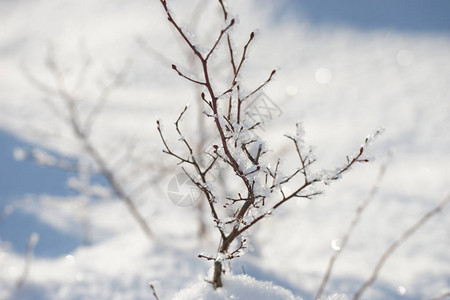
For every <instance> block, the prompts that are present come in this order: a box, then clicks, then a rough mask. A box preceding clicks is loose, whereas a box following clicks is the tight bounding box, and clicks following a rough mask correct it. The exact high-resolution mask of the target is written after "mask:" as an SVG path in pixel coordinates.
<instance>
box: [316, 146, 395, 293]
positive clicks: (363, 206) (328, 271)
mask: <svg viewBox="0 0 450 300" xmlns="http://www.w3.org/2000/svg"><path fill="white" fill-rule="evenodd" d="M390 161H391V155H390V153H389V155H388V158H387V160H386V161H385V163H384V164H383V165H381V167H380V170H379V173H378V177H377V179H376V180H375V182H374V184H373V185H372V189H371V190H370V192H369V195H368V196H367V198H366V199H365V200H364V201H362V203H361V204H360V205H359V206H358V208H357V209H356V211H355V214H354V216H353V219H352V221H351V223H350V225H349V227H348V229H347V231H346V232H345V234H344V236H343V237H342V239H341V245H340V249H339V250H336V251H335V252H334V253H333V255H332V256H331V257H330V260H329V262H328V267H327V269H326V271H325V274H324V276H323V278H322V281H321V283H320V286H319V289H318V291H317V293H316V297H315V298H314V299H320V297H322V294H323V292H324V291H325V287H326V285H327V283H328V280H329V278H330V275H331V272H332V270H333V266H334V263H335V262H336V260H337V258H338V257H339V255H340V254H341V253H342V252H343V250H344V248H345V247H346V246H347V242H348V240H349V239H350V237H351V235H352V233H353V230H354V229H355V228H356V226H357V225H358V223H359V220H360V219H361V216H362V213H363V212H364V211H365V209H366V208H367V207H368V206H369V204H370V203H371V202H372V200H373V199H374V197H375V195H376V193H377V192H378V189H379V187H380V184H381V181H382V179H383V177H384V174H385V172H386V168H387V166H388V164H389V163H390Z"/></svg>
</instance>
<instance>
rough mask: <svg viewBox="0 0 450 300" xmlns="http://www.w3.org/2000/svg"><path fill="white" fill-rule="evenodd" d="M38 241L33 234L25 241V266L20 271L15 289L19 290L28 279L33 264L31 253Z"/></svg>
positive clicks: (37, 237)
mask: <svg viewBox="0 0 450 300" xmlns="http://www.w3.org/2000/svg"><path fill="white" fill-rule="evenodd" d="M38 240H39V235H38V234H37V233H35V232H33V233H32V234H30V236H29V237H28V241H27V250H26V256H25V264H24V267H23V271H22V276H20V278H19V280H18V281H17V283H16V287H17V289H20V288H21V287H22V286H23V285H24V284H25V282H26V281H27V279H28V273H29V272H30V267H31V263H32V262H33V251H34V247H35V246H36V244H37V242H38Z"/></svg>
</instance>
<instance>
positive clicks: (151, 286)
mask: <svg viewBox="0 0 450 300" xmlns="http://www.w3.org/2000/svg"><path fill="white" fill-rule="evenodd" d="M150 288H151V289H152V292H153V297H155V299H156V300H159V297H158V294H156V289H155V286H154V285H153V284H151V283H150Z"/></svg>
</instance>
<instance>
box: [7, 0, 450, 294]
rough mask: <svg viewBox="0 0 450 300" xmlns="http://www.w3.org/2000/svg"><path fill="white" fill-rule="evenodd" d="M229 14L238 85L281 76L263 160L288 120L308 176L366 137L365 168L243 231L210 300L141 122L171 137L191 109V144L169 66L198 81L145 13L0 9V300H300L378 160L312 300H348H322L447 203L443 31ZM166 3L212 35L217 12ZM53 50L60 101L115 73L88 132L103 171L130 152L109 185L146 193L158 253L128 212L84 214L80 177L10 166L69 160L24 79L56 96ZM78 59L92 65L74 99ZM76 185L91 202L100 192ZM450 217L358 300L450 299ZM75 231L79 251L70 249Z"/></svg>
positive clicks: (432, 226)
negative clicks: (309, 151)
mask: <svg viewBox="0 0 450 300" xmlns="http://www.w3.org/2000/svg"><path fill="white" fill-rule="evenodd" d="M171 2H172V1H171ZM237 2H238V1H229V6H230V10H231V11H232V13H233V14H235V15H238V16H239V17H238V19H239V24H238V26H237V27H236V28H235V29H234V31H233V33H234V34H235V36H236V37H235V39H234V43H235V44H236V45H237V46H241V45H243V44H244V43H245V41H246V39H247V38H248V34H249V33H250V32H251V31H252V30H254V29H255V28H258V30H259V35H258V38H257V41H256V42H255V44H254V45H253V47H252V49H251V51H250V56H249V61H248V63H247V64H246V65H245V69H244V71H245V73H244V75H243V77H244V78H247V80H246V82H245V85H246V86H248V87H249V88H251V87H254V86H256V85H257V84H258V83H260V82H261V81H263V80H265V79H266V77H267V75H268V74H269V73H270V71H271V70H272V69H273V68H275V67H280V70H279V72H278V74H277V76H276V80H275V81H274V82H272V83H271V84H270V85H269V86H267V87H266V88H265V89H264V93H265V94H266V95H267V96H268V97H269V98H270V99H271V101H273V102H274V103H276V105H277V106H278V107H279V109H280V110H281V112H282V113H281V115H280V116H277V117H276V118H273V119H272V120H271V121H270V122H269V123H268V124H267V125H266V126H265V130H266V131H265V132H264V136H266V137H267V140H268V144H269V145H270V146H271V148H272V149H273V150H274V151H273V155H279V156H283V157H284V158H285V162H287V163H288V164H291V162H292V163H294V162H295V164H296V163H297V161H296V160H295V159H296V157H295V152H294V151H293V148H292V145H291V144H290V143H289V141H288V140H287V139H286V138H284V137H283V134H285V133H289V132H292V131H294V129H295V122H296V121H298V120H301V121H303V124H304V127H305V130H306V139H307V142H308V143H309V144H311V145H314V146H315V151H316V155H317V157H318V161H319V162H318V163H319V166H321V167H329V166H330V165H331V166H336V165H341V164H342V163H343V161H345V156H346V155H347V154H350V153H352V152H354V151H355V150H356V149H358V147H359V145H360V144H361V143H362V141H363V140H364V138H365V137H366V136H367V134H369V133H371V132H373V131H374V130H376V129H377V128H379V127H384V128H385V129H386V132H385V133H384V134H383V135H382V136H381V137H380V138H379V139H377V140H376V141H374V143H373V144H372V148H371V154H372V156H373V157H374V158H375V159H374V162H373V163H370V164H365V165H358V166H356V167H355V168H354V169H353V170H352V171H351V172H350V173H348V174H346V176H345V177H344V178H343V179H342V180H340V181H339V182H336V183H333V184H332V185H331V186H329V187H328V188H327V190H326V193H325V194H324V195H322V196H320V197H317V198H315V199H314V200H312V201H302V200H299V201H295V200H294V201H292V202H291V203H287V204H286V205H285V206H284V207H281V209H280V210H279V211H278V212H276V214H275V215H274V216H273V217H271V218H270V219H267V220H265V221H263V222H261V223H260V224H259V225H258V226H256V228H255V229H253V231H252V234H251V236H249V241H250V244H251V245H252V246H253V248H254V250H253V251H251V252H250V253H248V254H247V255H246V256H244V257H242V258H240V259H237V260H235V261H234V262H233V264H232V270H233V274H234V276H231V275H228V276H227V277H225V279H224V283H225V288H224V289H223V290H222V291H220V292H218V293H213V292H212V288H211V286H210V285H208V284H206V283H205V282H204V281H203V280H204V279H205V278H206V277H207V276H208V272H210V267H211V264H210V263H209V262H208V261H204V260H202V259H199V258H197V255H198V254H199V253H201V252H205V253H213V251H214V250H215V248H216V247H217V236H216V233H217V232H216V231H214V229H213V228H212V226H211V229H210V231H209V232H208V234H207V236H206V237H205V238H204V239H199V238H197V232H198V215H197V214H198V211H197V210H196V209H195V208H193V207H188V208H183V207H179V206H175V205H174V204H173V203H172V202H171V201H170V199H169V197H168V194H167V186H168V183H169V182H170V180H171V179H172V178H173V176H174V175H176V174H177V173H179V172H180V170H179V169H175V168H174V167H172V166H174V163H176V162H175V161H174V160H171V159H170V158H169V157H167V156H164V155H163V153H161V149H162V147H163V145H162V144H161V142H160V139H159V137H158V133H157V130H156V125H155V120H157V119H159V120H161V122H162V123H163V128H164V130H165V132H167V135H168V136H170V135H171V134H172V133H173V128H172V127H171V126H172V124H173V122H174V121H175V120H176V118H177V117H178V115H179V113H180V111H181V110H182V109H183V108H184V106H185V105H186V104H188V103H190V104H191V107H190V110H189V111H188V115H187V116H185V117H184V120H183V122H184V123H183V127H184V128H185V131H186V135H189V134H190V136H196V135H197V134H198V132H197V128H198V127H197V114H196V104H197V103H198V102H197V98H196V95H197V94H198V93H197V92H198V91H196V90H195V89H194V88H192V86H191V84H189V83H188V82H185V81H183V80H182V79H181V78H179V76H177V75H176V74H175V72H173V70H171V68H170V64H171V63H176V64H177V65H178V66H183V68H185V69H188V70H190V71H191V72H193V73H195V72H196V69H195V68H194V67H193V66H192V65H191V62H190V60H189V59H187V58H186V56H185V51H184V50H185V48H183V45H182V43H180V42H178V41H177V39H176V35H175V34H174V32H173V31H172V30H171V29H170V26H169V24H168V22H167V20H166V19H165V18H164V14H163V11H162V9H161V7H160V3H159V1H144V0H137V1H119V0H117V1H106V0H96V1H69V0H40V1H2V3H1V4H0V7H1V10H0V26H1V28H2V30H1V31H0V70H1V71H0V130H1V131H0V147H1V148H0V154H1V155H0V156H1V157H0V162H1V164H2V165H1V166H0V179H1V180H2V182H0V188H1V190H0V298H1V299H152V298H153V291H152V289H151V288H150V286H149V284H152V285H153V286H154V288H155V290H156V292H157V294H158V296H159V298H160V299H161V300H162V299H172V298H174V299H296V298H297V297H298V298H302V299H312V298H313V297H314V293H315V291H316V290H317V288H318V286H319V283H320V280H321V278H322V276H323V274H324V272H325V269H326V265H327V263H328V259H329V257H330V256H331V255H332V254H333V251H335V250H334V249H333V247H334V248H336V247H337V244H338V243H337V242H336V241H337V239H339V238H340V237H342V235H343V234H344V232H345V230H346V228H347V226H348V224H349V223H350V221H351V219H352V217H353V214H354V212H355V210H356V207H357V206H358V205H359V203H360V202H361V201H363V200H364V199H365V198H366V197H367V195H368V194H369V191H370V189H371V188H372V186H373V183H374V181H375V180H376V178H377V174H378V172H379V168H380V166H381V165H382V164H383V162H384V161H385V160H386V158H387V156H388V155H387V153H388V152H392V159H391V161H390V162H389V163H388V168H387V171H386V175H385V177H384V178H383V181H382V183H381V185H380V188H379V192H378V194H377V195H376V196H375V198H374V199H373V203H372V204H371V205H370V206H369V207H368V209H367V210H366V211H365V212H364V214H363V216H362V220H361V223H360V224H359V226H358V227H357V229H356V230H355V232H354V234H353V235H352V237H351V239H350V241H349V243H348V246H347V248H346V249H345V251H343V252H342V255H341V257H340V258H339V260H338V261H337V263H336V266H335V269H334V271H333V273H332V277H331V280H330V283H329V285H328V288H327V290H326V292H325V295H327V296H329V295H332V294H334V296H332V297H330V299H341V298H342V299H345V296H344V295H337V294H336V293H342V294H347V295H348V296H351V295H352V294H353V293H354V292H355V290H356V289H357V288H358V287H359V286H360V285H361V284H362V282H363V281H364V280H365V279H367V278H368V277H369V275H370V273H371V271H372V269H373V267H374V266H375V264H376V262H377V260H378V259H379V257H380V255H381V254H382V253H383V252H384V251H385V249H386V248H387V247H388V246H389V245H390V244H391V243H392V242H393V241H394V240H395V239H397V238H398V237H399V236H400V235H401V234H402V233H403V232H404V231H405V230H406V229H408V228H409V227H410V226H412V225H413V224H414V223H415V222H416V221H417V220H418V219H419V218H420V217H421V216H422V215H423V214H424V213H425V212H427V211H428V210H430V209H432V208H433V207H435V206H436V205H437V204H438V203H439V202H440V201H441V200H442V199H443V198H444V197H445V196H446V195H447V194H448V193H449V192H450V189H449V187H448V186H449V178H450V174H449V172H450V152H449V150H448V149H450V134H449V132H450V89H449V78H450V38H449V36H448V33H445V32H444V33H436V32H435V33H427V32H408V31H395V30H389V29H385V28H383V29H379V30H377V29H376V28H375V29H371V30H365V31H359V30H357V29H352V28H351V27H332V26H325V25H321V26H320V27H315V26H314V25H313V24H310V23H307V22H304V20H299V19H296V18H295V17H294V16H293V14H286V15H283V14H281V13H280V11H281V10H280V7H281V5H279V4H277V3H275V1H273V2H269V1H264V2H263V3H264V5H261V4H257V3H258V1H245V2H243V3H241V2H239V3H237ZM172 3H173V10H174V14H175V15H176V16H177V17H179V18H180V19H181V20H183V21H182V22H184V23H185V24H186V26H187V27H189V26H190V28H193V27H195V26H196V25H195V23H196V22H193V20H195V19H196V18H198V19H199V20H200V21H199V23H198V24H199V25H198V29H197V30H196V31H197V32H202V33H203V34H200V36H198V37H196V38H198V39H199V41H203V40H206V39H207V38H208V37H210V36H211V34H213V33H214V26H205V25H202V24H205V23H208V22H209V21H211V22H212V23H214V20H215V16H216V14H217V11H216V9H215V7H216V6H215V2H214V1H211V3H210V4H209V5H208V6H207V8H206V9H205V10H206V12H204V13H201V14H200V15H199V13H198V12H196V7H195V5H194V6H192V7H191V6H190V5H186V2H183V1H181V0H176V1H173V2H172ZM260 3H261V2H260ZM286 7H289V6H286ZM275 12H276V13H275ZM216 22H217V21H216ZM192 31H194V30H193V29H192ZM143 44H144V46H142V45H143ZM49 45H51V46H49ZM49 48H51V49H52V51H53V52H52V53H53V54H54V57H55V59H56V61H57V62H58V63H59V64H60V65H61V66H63V71H64V74H65V76H67V78H68V82H67V85H68V87H69V88H70V89H72V88H73V90H74V91H75V92H74V93H75V94H76V95H77V97H80V98H82V99H86V104H85V105H86V107H89V105H90V104H91V103H92V102H90V100H89V99H95V98H96V97H98V87H99V86H101V85H102V84H104V83H105V82H107V81H108V80H109V78H110V75H111V73H112V72H116V71H118V70H119V69H120V68H121V67H122V66H124V65H125V66H126V67H127V71H126V75H125V84H123V85H122V86H120V87H119V88H117V90H115V91H113V93H112V94H111V95H110V97H109V100H108V102H107V103H106V105H105V107H104V109H103V111H102V113H101V115H100V116H99V118H98V121H97V123H95V127H94V128H95V129H94V131H93V134H94V137H95V143H96V144H97V145H98V146H99V147H100V148H101V149H104V151H105V152H104V154H105V155H110V157H111V160H114V159H116V158H117V156H118V155H119V154H120V153H122V152H126V151H127V149H128V147H131V148H132V149H133V160H132V162H131V165H132V166H129V165H127V168H128V169H126V170H121V171H122V172H123V174H122V175H121V176H122V177H123V181H124V182H125V183H127V185H128V186H129V187H130V189H131V188H132V187H133V186H134V185H135V184H136V182H138V181H140V180H152V182H153V183H152V186H151V187H150V189H148V190H147V191H146V193H145V194H143V195H142V196H141V197H140V198H139V199H140V201H139V207H140V211H141V212H142V214H143V215H144V216H145V217H146V219H147V220H148V222H149V224H150V226H151V228H153V230H154V231H155V233H156V235H157V239H153V240H151V241H148V240H147V239H146V238H145V236H144V235H143V234H142V232H141V231H140V230H139V228H138V226H137V225H136V223H135V221H134V220H133V219H132V217H131V216H130V214H129V212H128V211H127V209H126V207H125V205H124V204H123V203H122V202H120V201H119V200H114V199H112V198H114V197H112V196H111V195H108V194H107V193H106V194H105V193H101V194H102V195H100V196H96V197H92V199H91V200H89V198H86V195H80V194H78V193H76V192H74V191H73V190H70V189H69V188H67V186H66V181H67V179H70V178H72V179H70V180H69V182H71V183H72V186H73V184H74V183H76V182H78V181H76V178H77V174H76V172H65V171H60V170H55V169H52V168H45V167H38V166H34V165H33V163H32V162H30V161H14V159H13V152H14V149H16V151H15V156H16V158H20V156H21V152H20V151H19V150H17V148H19V147H20V148H21V149H25V150H32V149H35V148H41V149H46V151H47V152H49V153H51V154H52V155H55V156H58V157H61V158H64V159H67V160H69V161H73V160H75V159H76V158H77V155H79V149H80V146H79V144H77V142H76V139H74V137H73V136H72V135H71V133H70V130H69V127H67V126H66V125H65V124H64V123H63V122H62V121H61V120H60V116H58V115H56V114H55V113H54V112H53V111H52V110H49V109H48V106H47V105H46V100H50V101H54V100H55V99H53V98H51V97H48V95H47V96H46V95H43V94H42V93H40V92H39V91H37V90H36V89H35V88H34V87H33V86H32V85H31V84H30V81H29V80H28V79H27V75H26V74H27V73H30V74H33V76H34V77H36V78H38V79H39V80H42V81H43V82H46V83H50V84H52V78H51V76H50V74H49V73H48V72H47V71H46V69H45V59H46V57H47V55H48V51H49ZM80 49H81V50H80ZM150 49H153V50H150ZM83 53H87V54H88V55H89V56H90V57H91V62H92V64H91V66H92V67H91V69H90V71H89V72H88V73H87V75H86V76H85V81H84V83H81V84H79V85H78V88H77V85H76V82H77V72H78V71H79V69H80V67H81V66H82V61H83V60H82V59H83V57H85V56H83V55H84V54H83ZM80 54H81V55H80ZM246 74H247V75H246ZM246 76H247V77H246ZM55 103H57V104H56V106H57V109H59V106H58V105H59V104H58V102H55ZM172 140H173V144H174V145H175V144H176V143H175V140H176V138H175V139H172ZM126 145H130V146H126ZM133 164H134V165H133ZM136 165H137V166H138V167H140V169H139V170H138V168H135V167H136ZM142 169H143V171H142ZM167 169H168V170H167ZM136 170H137V171H136ZM161 170H164V172H163V171H161ZM79 179H80V180H82V179H83V178H79ZM90 180H91V181H92V183H93V184H95V185H97V187H98V186H105V180H104V179H102V178H99V177H98V176H93V177H92V178H90ZM98 190H100V191H101V188H98ZM449 213H450V211H449V208H446V209H445V210H443V211H442V212H441V213H439V214H437V215H436V216H435V217H434V218H433V219H431V220H430V221H429V222H428V223H427V224H426V225H425V226H424V227H422V228H421V229H420V230H419V231H418V232H417V233H416V234H415V235H414V236H413V237H412V238H411V239H409V240H408V241H406V242H405V243H404V244H403V245H402V246H401V248H399V250H398V251H397V252H395V254H394V255H393V256H392V257H390V258H389V260H388V261H387V263H386V265H385V267H384V268H383V269H382V271H381V273H380V275H379V278H378V280H377V281H376V282H375V284H374V285H373V286H372V287H371V288H370V290H369V291H368V292H367V294H365V297H366V299H430V298H433V297H436V296H439V295H442V294H444V293H446V292H450V254H449V251H448V249H449V246H450V218H449ZM206 215H208V214H206ZM86 226H88V227H86ZM86 228H88V229H89V232H88V235H89V240H90V241H89V242H90V243H89V244H88V245H86V244H83V238H86V234H87V232H86ZM34 232H35V233H37V234H38V235H39V239H38V241H37V243H36V245H35V247H34V258H33V259H32V263H31V264H30V269H29V272H28V276H27V278H26V281H25V282H24V283H23V284H22V286H21V287H20V288H17V284H18V282H19V281H20V278H21V277H23V270H24V264H25V260H26V246H27V240H28V237H29V236H30V235H31V234H32V233H34ZM333 241H334V242H333ZM227 286H228V288H227ZM183 289H184V290H183ZM180 290H183V291H181V292H179V291H180ZM233 297H234V298H233ZM263 297H265V298H263Z"/></svg>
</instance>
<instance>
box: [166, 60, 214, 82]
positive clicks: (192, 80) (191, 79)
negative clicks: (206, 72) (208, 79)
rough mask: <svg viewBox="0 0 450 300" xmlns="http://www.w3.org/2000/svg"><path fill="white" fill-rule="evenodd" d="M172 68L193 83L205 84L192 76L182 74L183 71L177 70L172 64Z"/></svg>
mask: <svg viewBox="0 0 450 300" xmlns="http://www.w3.org/2000/svg"><path fill="white" fill-rule="evenodd" d="M172 69H173V70H175V72H177V74H178V75H179V76H181V77H183V78H185V79H187V80H189V81H191V82H193V83H196V84H199V85H206V83H205V82H202V81H199V80H195V79H193V78H190V77H188V76H187V75H184V74H183V73H181V71H180V70H178V68H177V66H176V65H174V64H172Z"/></svg>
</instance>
